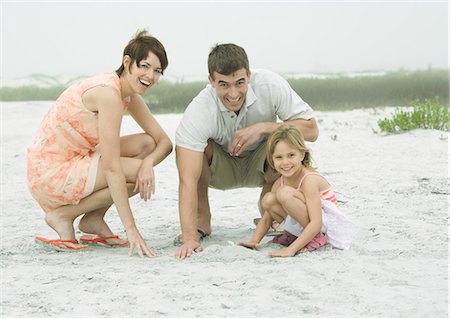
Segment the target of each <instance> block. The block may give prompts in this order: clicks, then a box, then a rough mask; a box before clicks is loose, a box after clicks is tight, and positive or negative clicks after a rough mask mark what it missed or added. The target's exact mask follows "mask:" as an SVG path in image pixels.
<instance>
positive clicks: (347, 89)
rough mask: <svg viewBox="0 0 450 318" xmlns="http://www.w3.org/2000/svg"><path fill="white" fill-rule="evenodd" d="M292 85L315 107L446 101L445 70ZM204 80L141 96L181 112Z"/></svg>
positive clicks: (39, 91)
mask: <svg viewBox="0 0 450 318" xmlns="http://www.w3.org/2000/svg"><path fill="white" fill-rule="evenodd" d="M289 83H290V84H291V86H292V88H293V89H294V90H295V91H296V92H297V93H298V94H299V95H300V96H301V97H302V98H303V99H304V100H305V101H306V102H308V103H309V104H310V105H311V106H312V107H313V108H314V109H316V110H345V109H353V108H367V107H377V106H409V105H411V102H412V101H414V100H425V99H429V100H432V99H434V98H435V97H436V96H438V97H439V99H440V102H441V103H442V104H444V105H446V104H448V101H449V92H448V87H449V74H448V71H447V70H425V71H396V72H389V73H386V74H385V75H382V76H363V77H346V76H335V77H330V78H326V79H314V78H303V79H290V80H289ZM205 85H206V81H205V82H190V83H171V82H168V81H161V82H160V83H159V84H158V85H157V86H156V87H154V88H152V89H151V90H149V92H148V93H147V94H146V95H145V96H144V98H145V99H146V101H147V103H148V104H149V105H150V108H151V109H152V111H153V112H154V113H178V112H182V111H183V110H184V109H185V107H186V106H187V105H188V104H189V102H190V101H191V100H192V98H194V96H196V95H197V94H198V92H200V90H202V89H203V88H204V87H205ZM63 90H64V87H62V86H59V87H51V88H38V87H32V86H30V87H28V86H25V87H17V88H10V87H2V88H0V100H1V101H27V100H55V99H56V98H57V97H58V96H59V95H60V94H61V92H62V91H63Z"/></svg>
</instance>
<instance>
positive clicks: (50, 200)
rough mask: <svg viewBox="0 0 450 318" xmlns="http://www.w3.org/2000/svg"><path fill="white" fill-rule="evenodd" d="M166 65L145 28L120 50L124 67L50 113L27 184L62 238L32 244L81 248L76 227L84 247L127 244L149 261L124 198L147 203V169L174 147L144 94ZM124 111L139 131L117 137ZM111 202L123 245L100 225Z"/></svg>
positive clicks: (151, 185)
mask: <svg viewBox="0 0 450 318" xmlns="http://www.w3.org/2000/svg"><path fill="white" fill-rule="evenodd" d="M167 65H168V60H167V55H166V51H165V49H164V46H163V45H162V44H161V43H160V42H159V41H158V40H157V39H156V38H154V37H152V36H150V35H148V34H147V32H146V31H141V32H138V33H137V34H136V35H135V37H134V38H133V39H132V40H131V41H130V42H129V43H128V45H127V46H126V47H125V50H124V53H123V59H122V65H121V66H120V67H119V68H118V69H117V70H116V71H115V72H111V73H105V74H99V75H96V76H94V77H91V78H88V79H85V80H82V81H80V82H78V83H76V84H74V85H72V86H71V87H69V88H68V89H67V90H66V91H65V92H63V93H62V95H61V96H60V97H59V98H58V100H57V101H56V103H55V105H54V106H52V108H51V109H50V110H49V112H48V113H47V115H46V116H45V117H44V120H43V122H42V124H41V126H40V128H39V130H38V132H37V134H36V136H35V138H34V142H33V143H32V145H31V146H30V147H29V148H28V184H29V187H30V191H31V193H32V195H33V197H34V198H35V199H36V200H37V201H38V203H39V204H40V206H41V207H42V208H43V210H44V211H45V221H46V222H47V224H48V225H49V226H50V227H51V228H52V229H53V230H55V231H56V232H57V233H58V235H59V237H60V239H58V240H48V239H45V238H42V237H37V238H36V242H37V243H40V244H44V245H46V246H48V247H52V248H54V249H57V250H61V251H78V250H82V249H85V248H86V247H87V246H86V245H83V244H79V242H78V241H77V240H76V238H75V232H74V227H73V222H74V220H75V219H76V218H77V217H78V216H80V215H83V217H82V218H81V220H80V223H79V226H78V228H79V229H80V230H81V231H82V232H84V233H89V234H90V235H87V236H86V235H85V236H82V237H81V238H80V240H81V242H85V243H101V244H103V245H105V246H125V245H129V253H128V254H129V255H130V256H131V255H132V254H133V252H134V251H135V250H136V251H137V253H138V254H139V255H140V256H141V257H143V256H144V254H145V255H147V256H154V252H153V251H152V250H151V249H150V248H149V247H148V246H147V244H146V242H145V241H144V239H143V238H142V236H141V234H140V233H139V230H138V228H137V226H136V224H135V221H134V217H133V213H132V211H131V208H130V204H129V201H128V198H129V197H131V196H133V195H135V194H136V193H137V192H139V193H140V197H141V198H142V199H144V201H147V200H148V199H150V197H151V195H152V194H153V193H154V191H155V176H154V171H153V167H154V166H155V165H157V164H158V163H159V162H161V161H162V160H163V159H164V158H166V157H167V156H168V155H169V154H170V152H171V151H172V143H171V141H170V139H169V138H168V136H167V135H166V133H165V132H164V131H163V129H162V128H161V126H160V125H159V124H158V123H157V121H156V120H155V118H154V117H153V116H152V114H151V113H150V111H149V110H148V107H147V105H146V104H145V102H144V100H143V98H142V95H144V94H145V93H146V92H147V90H148V89H149V88H150V87H152V86H153V85H155V84H156V83H157V82H158V80H159V79H160V76H161V75H162V74H163V72H164V70H165V69H166V67H167ZM125 111H128V113H129V114H130V115H131V116H132V117H133V119H134V120H135V121H136V122H137V123H138V124H139V126H140V127H141V128H142V129H143V130H144V133H141V134H135V135H129V136H124V137H120V125H121V121H122V117H123V114H124V112H125ZM113 203H114V204H115V206H116V208H117V211H118V213H119V216H120V219H121V221H122V224H123V225H124V227H125V231H126V235H127V239H128V241H127V240H122V239H119V237H118V236H115V235H114V234H113V233H112V231H111V229H110V228H109V227H108V225H107V224H106V223H105V221H104V216H105V213H106V212H107V210H108V209H109V207H110V206H111V205H112V204H113Z"/></svg>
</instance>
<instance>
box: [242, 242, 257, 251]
mask: <svg viewBox="0 0 450 318" xmlns="http://www.w3.org/2000/svg"><path fill="white" fill-rule="evenodd" d="M238 244H239V245H240V246H243V247H246V248H251V249H254V250H256V249H258V248H259V243H256V242H239V243H238Z"/></svg>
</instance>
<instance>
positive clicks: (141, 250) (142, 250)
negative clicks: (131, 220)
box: [126, 228, 156, 258]
mask: <svg viewBox="0 0 450 318" xmlns="http://www.w3.org/2000/svg"><path fill="white" fill-rule="evenodd" d="M126 233H127V238H128V243H130V249H129V250H128V256H132V255H133V254H134V251H135V250H136V252H137V253H138V254H139V256H140V257H141V258H143V257H144V254H145V255H147V256H148V257H153V256H155V255H156V254H155V252H153V251H152V250H151V249H150V248H149V247H148V246H147V243H146V242H145V240H144V239H143V238H142V236H141V234H140V233H139V231H138V229H137V228H133V229H127V231H126Z"/></svg>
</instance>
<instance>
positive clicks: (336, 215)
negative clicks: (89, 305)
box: [239, 125, 356, 257]
mask: <svg viewBox="0 0 450 318" xmlns="http://www.w3.org/2000/svg"><path fill="white" fill-rule="evenodd" d="M267 161H268V163H269V164H270V166H271V167H272V168H273V169H275V170H276V171H277V173H279V174H280V177H279V178H278V179H277V180H276V181H275V182H274V184H273V186H272V190H271V192H268V193H267V194H266V195H265V196H264V197H263V199H262V207H263V209H264V211H265V212H264V215H263V217H262V219H261V221H260V222H259V223H258V226H257V227H256V230H255V232H254V233H253V236H252V239H251V241H250V242H241V243H239V244H240V245H242V246H245V247H249V248H257V247H258V246H259V242H260V241H261V239H262V238H263V237H264V235H265V234H266V233H267V231H268V230H269V228H270V225H271V224H272V221H273V220H275V221H277V222H279V223H280V224H281V226H282V228H283V229H284V230H285V232H284V233H283V234H281V235H279V236H277V237H275V238H274V239H273V242H274V243H279V244H282V245H285V246H287V247H286V248H284V249H281V250H279V251H276V252H270V253H269V255H270V256H273V257H280V256H281V257H286V256H294V255H295V254H297V253H298V252H304V251H313V250H315V249H317V248H320V247H322V246H324V245H326V244H328V243H330V244H331V245H332V246H333V247H336V248H341V249H348V248H349V247H350V244H351V242H352V240H353V238H354V236H355V234H356V226H355V225H354V224H353V223H352V222H351V221H349V220H348V219H347V218H346V216H345V215H344V214H343V213H342V212H341V211H340V210H339V209H338V204H337V199H336V196H335V194H334V193H333V190H332V188H331V186H330V184H329V183H328V182H327V180H326V179H325V178H324V177H323V176H321V175H320V174H318V173H317V172H316V171H315V170H314V168H313V167H312V158H311V153H310V150H309V149H308V148H307V147H306V146H305V142H304V139H303V135H302V134H301V132H300V131H299V130H298V129H297V128H295V127H293V126H288V125H282V126H280V127H278V128H277V129H276V130H275V131H274V132H273V133H272V134H271V136H270V137H269V140H268V142H267Z"/></svg>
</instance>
